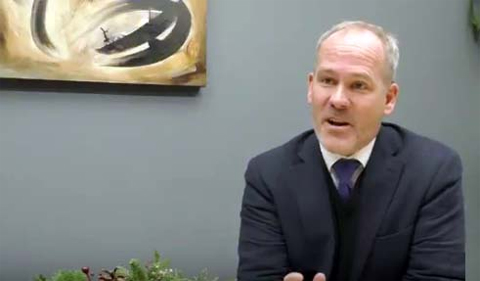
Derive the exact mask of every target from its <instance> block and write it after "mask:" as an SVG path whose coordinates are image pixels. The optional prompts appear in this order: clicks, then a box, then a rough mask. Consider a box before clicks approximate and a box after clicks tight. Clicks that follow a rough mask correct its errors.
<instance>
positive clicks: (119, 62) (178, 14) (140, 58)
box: [97, 0, 192, 67]
mask: <svg viewBox="0 0 480 281" xmlns="http://www.w3.org/2000/svg"><path fill="white" fill-rule="evenodd" d="M136 4H137V5H136V9H143V10H148V11H151V10H156V11H162V13H161V14H160V15H158V16H156V17H154V18H152V19H150V20H149V22H148V23H146V24H145V25H143V26H141V27H140V28H138V29H137V30H135V31H133V32H131V33H130V34H128V35H126V36H124V37H122V38H120V39H117V40H115V41H113V42H111V43H109V44H107V45H105V46H103V47H102V48H100V49H97V51H98V52H99V53H102V54H115V53H120V52H123V51H126V50H129V49H132V48H135V47H138V46H140V45H142V44H145V43H148V45H149V47H148V49H146V50H143V51H140V52H138V53H135V54H131V55H127V56H124V57H122V58H119V59H116V60H115V61H113V62H112V63H109V64H108V66H120V67H135V66H145V65H149V64H153V63H157V62H159V61H162V60H164V59H166V58H168V57H170V56H171V55H173V54H175V53H176V52H177V51H178V50H179V49H180V47H182V45H183V44H184V43H185V41H186V40H187V38H188V35H189V33H190V29H191V26H192V16H191V14H190V10H189V9H188V7H187V6H186V5H185V3H184V2H183V1H178V2H172V1H171V0H162V1H158V2H156V3H155V4H154V5H148V4H146V3H145V4H142V3H138V2H137V3H136ZM173 23H174V24H175V26H174V27H173V29H172V31H171V32H170V34H169V35H168V36H167V37H166V38H164V39H163V40H158V39H156V37H157V36H159V35H160V34H161V33H162V32H164V31H165V30H166V29H167V28H168V27H169V26H170V25H171V24H173Z"/></svg>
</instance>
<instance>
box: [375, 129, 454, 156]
mask: <svg viewBox="0 0 480 281" xmlns="http://www.w3.org/2000/svg"><path fill="white" fill-rule="evenodd" d="M382 133H383V134H385V135H388V137H387V138H390V139H394V140H395V142H398V143H400V145H399V147H400V148H399V154H400V156H401V157H403V158H404V159H405V161H406V162H407V163H421V164H422V165H442V163H445V162H449V161H453V162H456V163H457V164H460V157H459V155H458V153H457V152H456V151H455V150H453V149H452V148H450V147H449V146H447V145H445V144H443V143H441V142H439V141H437V140H434V139H432V138H429V137H426V136H423V135H420V134H418V133H415V132H413V131H410V130H408V129H406V128H403V127H401V126H399V125H396V124H392V123H384V124H382Z"/></svg>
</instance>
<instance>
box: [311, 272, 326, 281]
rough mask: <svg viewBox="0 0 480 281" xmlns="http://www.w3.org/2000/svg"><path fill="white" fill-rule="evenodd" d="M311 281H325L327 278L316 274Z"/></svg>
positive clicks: (321, 274)
mask: <svg viewBox="0 0 480 281" xmlns="http://www.w3.org/2000/svg"><path fill="white" fill-rule="evenodd" d="M313 281H327V278H326V277H325V274H323V273H317V274H315V277H313Z"/></svg>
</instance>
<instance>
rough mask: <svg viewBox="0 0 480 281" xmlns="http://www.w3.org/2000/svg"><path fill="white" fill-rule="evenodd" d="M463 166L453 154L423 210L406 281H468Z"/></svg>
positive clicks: (440, 172)
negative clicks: (466, 274) (466, 279)
mask: <svg viewBox="0 0 480 281" xmlns="http://www.w3.org/2000/svg"><path fill="white" fill-rule="evenodd" d="M461 183H462V166H461V162H460V158H459V157H458V155H457V154H450V156H449V157H448V159H447V160H446V161H444V162H443V163H442V164H441V165H440V167H439V169H438V171H437V173H436V174H435V176H434V177H433V179H432V181H431V184H430V187H429V189H428V191H427V193H426V195H425V198H424V200H423V202H422V204H421V206H420V209H419V213H418V216H417V223H416V228H415V231H414V235H413V241H412V244H411V248H410V259H409V264H408V269H407V271H406V274H405V276H404V280H465V218H464V204H463V195H462V188H461Z"/></svg>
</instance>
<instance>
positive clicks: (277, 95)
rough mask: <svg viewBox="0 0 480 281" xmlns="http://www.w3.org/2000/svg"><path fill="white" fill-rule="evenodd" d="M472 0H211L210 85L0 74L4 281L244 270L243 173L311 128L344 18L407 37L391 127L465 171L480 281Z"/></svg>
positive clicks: (479, 62) (472, 271)
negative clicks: (311, 88)
mask: <svg viewBox="0 0 480 281" xmlns="http://www.w3.org/2000/svg"><path fill="white" fill-rule="evenodd" d="M467 4H468V2H467V1H466V0H455V1H452V0H435V1H434V0H423V1H417V0H408V1H407V0H402V1H393V0H392V1H385V0H377V1H357V0H350V1H339V0H329V1H319V0H302V1H292V0H282V1H280V0H242V1H238V0H210V1H209V15H208V68H209V69H208V80H209V82H208V86H207V87H205V88H202V89H200V90H199V92H198V93H196V91H195V90H194V89H190V88H174V89H170V88H167V87H159V88H156V87H136V86H133V87H123V86H114V85H111V86H109V85H106V86H105V85H95V84H58V83H51V82H39V83H32V82H27V81H13V82H12V81H9V80H0V280H2V281H16V280H22V281H23V280H31V277H32V276H33V275H34V274H36V273H45V274H50V273H52V271H53V270H54V269H57V268H79V267H81V266H84V265H90V266H91V267H93V268H94V269H95V270H98V269H99V268H100V267H110V266H114V265H116V264H126V263H127V262H128V260H129V259H130V258H131V257H138V258H141V259H148V258H150V256H151V254H152V251H153V250H154V249H158V250H159V251H160V252H161V253H162V254H163V255H165V256H168V257H169V258H170V259H171V260H172V262H173V265H174V266H177V267H180V268H183V269H184V270H185V271H186V273H188V274H192V273H195V272H197V271H199V270H200V269H201V268H203V267H208V268H210V269H211V271H212V272H214V273H216V274H218V275H220V276H221V277H222V279H225V278H228V277H233V276H234V275H235V267H236V261H237V258H236V243H237V237H238V226H239V218H238V212H239V208H240V200H241V194H242V191H243V184H244V183H243V172H244V170H245V167H246V163H247V161H248V159H249V158H250V157H252V156H253V155H255V154H257V153H259V152H261V151H263V150H265V149H267V148H270V147H272V146H273V145H278V144H281V143H283V142H284V141H286V140H288V139H289V138H290V137H292V136H293V135H294V134H296V133H299V132H300V131H302V130H304V129H307V128H309V127H310V115H309V113H308V107H307V105H306V74H307V72H308V71H309V70H310V69H311V68H312V65H313V50H314V45H315V42H316V38H317V36H318V35H319V34H320V32H321V31H324V30H326V29H327V28H328V27H329V26H330V25H332V24H333V23H336V22H338V21H340V20H342V19H365V20H370V21H373V22H376V23H378V24H380V25H384V26H385V27H386V28H388V29H390V30H391V31H393V32H394V33H396V34H397V35H398V37H399V38H400V42H401V52H402V55H401V64H400V70H399V77H398V80H399V82H400V85H401V96H400V103H399V105H398V107H397V112H396V114H395V115H394V116H393V117H392V118H391V120H392V121H395V122H398V123H400V124H403V125H404V126H406V127H408V128H410V129H412V130H414V131H417V132H421V133H423V134H424V135H427V136H430V137H433V138H436V139H438V140H440V141H442V142H444V143H447V144H448V145H450V146H452V147H453V148H455V149H456V150H457V151H458V152H459V153H460V154H461V156H462V159H463V163H464V166H465V174H464V175H465V195H466V196H465V197H466V203H467V212H468V213H467V219H468V220H467V224H468V225H467V232H468V277H469V278H468V279H469V280H479V279H480V271H479V268H478V263H479V260H480V259H479V252H480V251H479V250H480V249H479V248H480V246H479V238H478V237H479V236H480V233H479V219H478V214H479V213H480V210H479V197H480V196H479V188H478V187H479V183H480V169H479V167H480V125H479V123H480V83H479V77H480V52H479V50H480V48H479V46H478V45H475V44H474V42H473V39H472V36H471V33H470V30H469V27H468V25H467V19H466V15H467V7H468V5H467Z"/></svg>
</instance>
